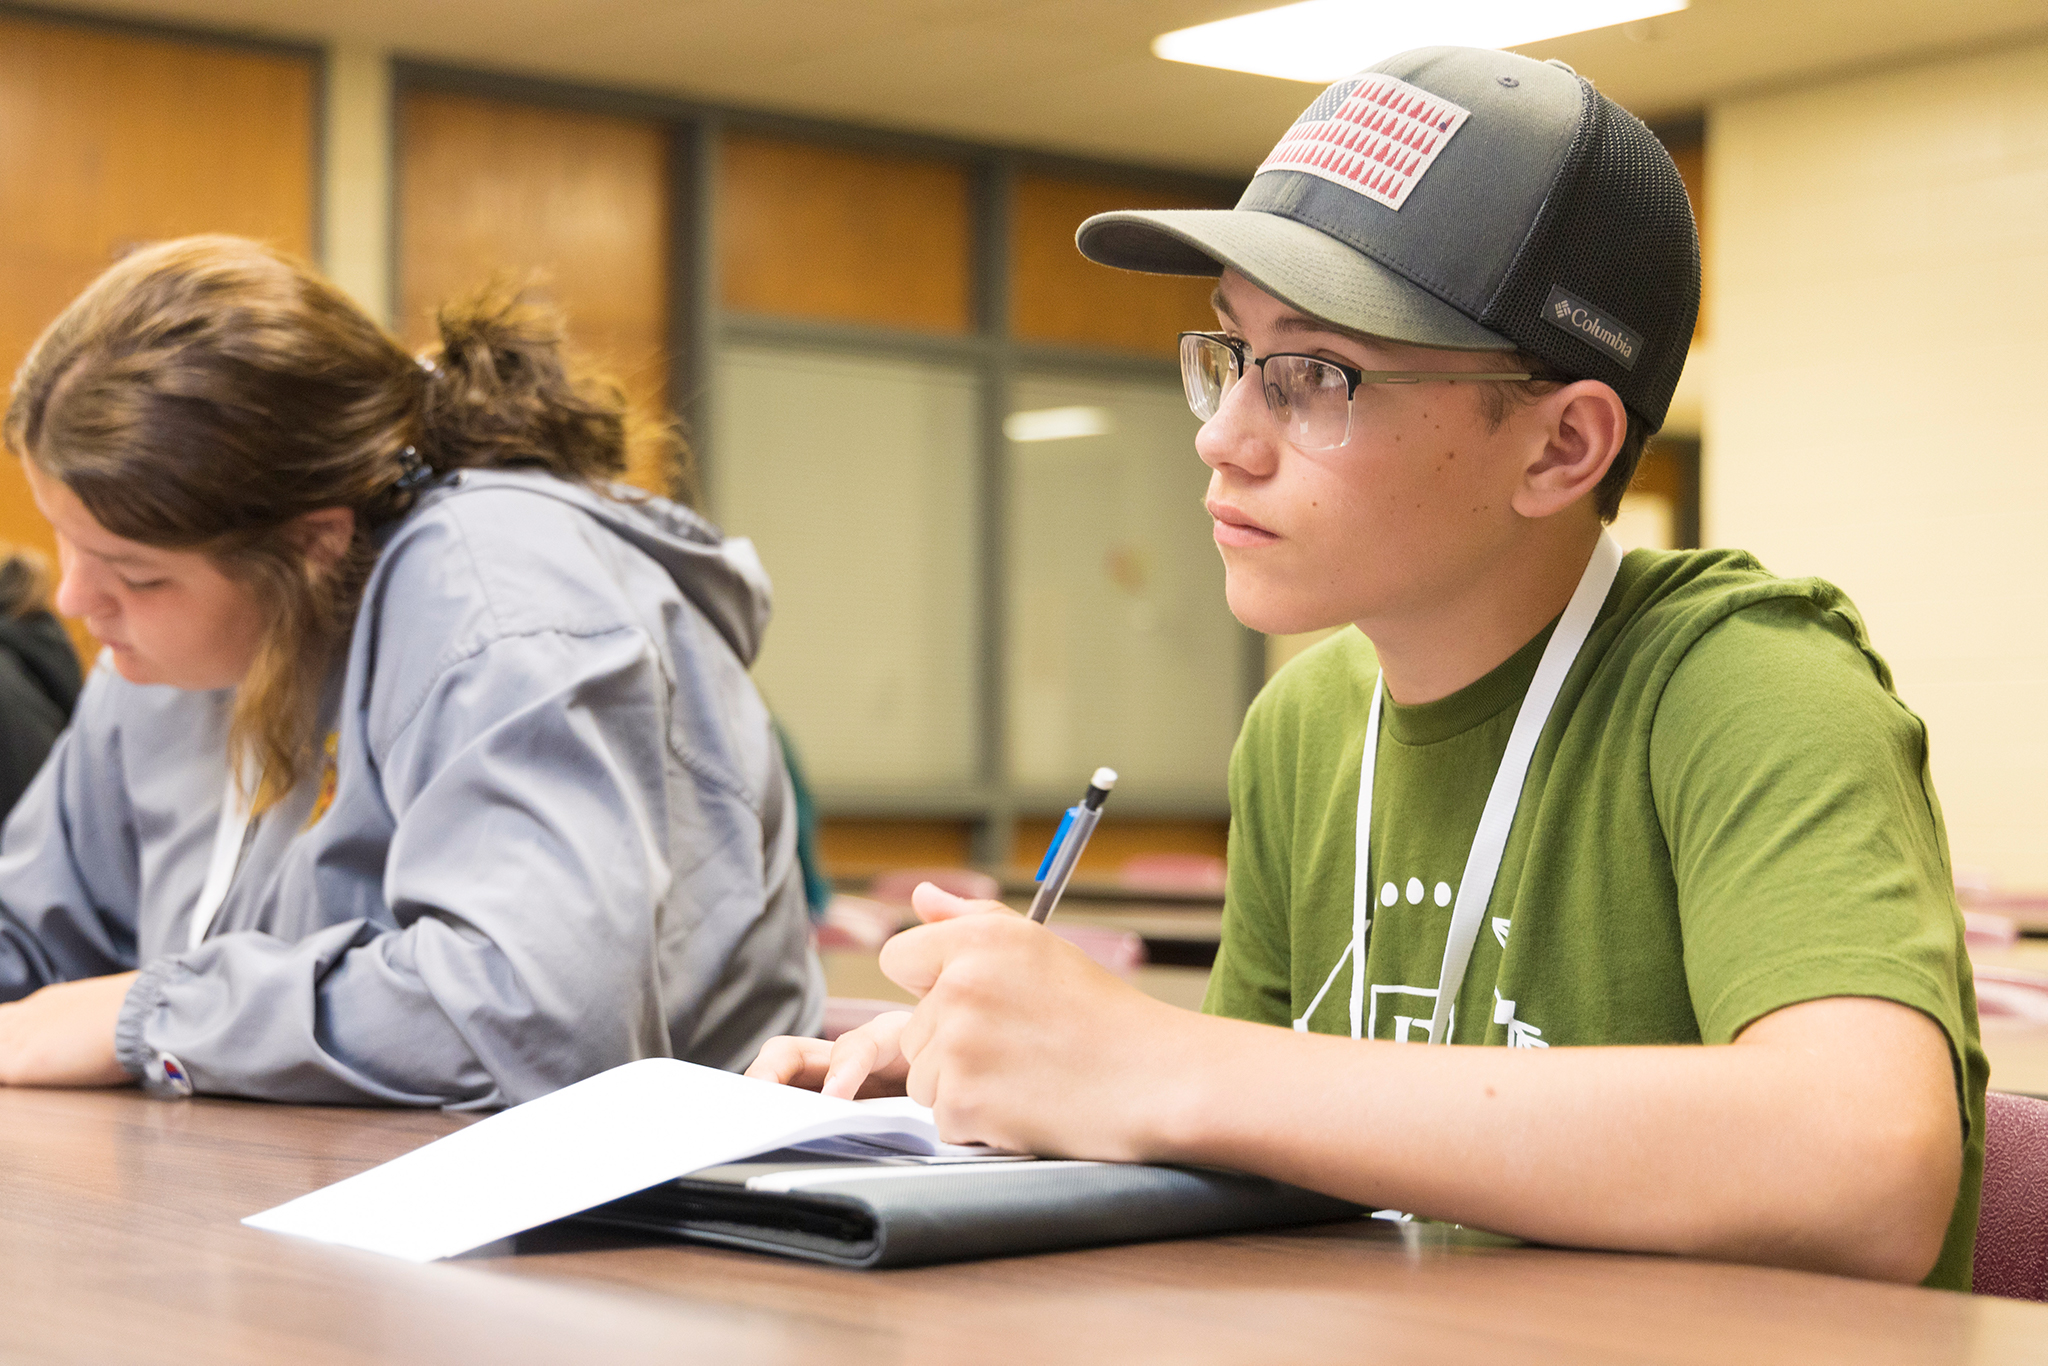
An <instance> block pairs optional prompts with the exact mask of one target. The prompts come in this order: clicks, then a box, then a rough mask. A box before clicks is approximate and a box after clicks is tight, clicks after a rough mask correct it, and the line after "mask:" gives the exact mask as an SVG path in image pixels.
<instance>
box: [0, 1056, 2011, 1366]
mask: <svg viewBox="0 0 2048 1366" xmlns="http://www.w3.org/2000/svg"><path fill="white" fill-rule="evenodd" d="M462 1123H463V1121H462V1120H460V1119H457V1118H454V1117H451V1116H447V1115H441V1114H434V1113H418V1112H404V1111H363V1110H338V1109H337V1110H328V1109H301V1108H293V1107H285V1106H269V1105H261V1104H254V1103H243V1102H234V1101H218V1100H198V1101H186V1102H168V1103H166V1102H158V1101H150V1100H146V1099H144V1098H142V1097H141V1096H139V1095H137V1094H135V1093H133V1092H68V1093H67V1092H49V1091H11V1092H10V1091H0V1150H4V1151H0V1211H4V1215H0V1286H4V1287H5V1301H4V1311H0V1360H6V1361H9V1362H12V1361H30V1360H33V1361H76V1362H91V1363H99V1362H114V1361H138V1362H140V1361H147V1362H152V1363H155V1362H167V1363H168V1362H184V1361H190V1362H205V1363H209V1366H213V1364H215V1363H220V1364H222V1366H225V1364H227V1363H240V1362H249V1363H264V1364H265V1366H268V1364H269V1363H278V1362H289V1363H315V1364H317V1363H369V1362H379V1363H412V1362H450V1363H454V1362H461V1363H471V1362H483V1363H494V1364H496V1363H506V1364H507V1366H511V1364H514V1363H526V1362H577V1363H583V1362H602V1363H608V1364H609V1363H631V1362H641V1361H647V1362H653V1361H660V1362H715V1363H721V1364H722V1363H755V1362H792V1363H805V1366H810V1364H811V1363H831V1364H832V1366H862V1364H864V1363H869V1362H874V1363H893V1364H895V1366H926V1364H927V1363H928V1364H929V1366H949V1364H950V1363H955V1362H973V1363H976V1366H990V1364H997V1363H1003V1362H1011V1361H1018V1362H1024V1361H1030V1362H1048V1361H1053V1362H1063V1361H1116V1362H1133V1363H1145V1362H1176V1363H1208V1362H1262V1363H1263V1362H1294V1361H1350V1360H1366V1359H1370V1360H1375V1361H1388V1362H1392V1361H1416V1360H1424V1359H1429V1360H1433V1361H1440V1362H1467V1361H1469V1362H1485V1363H1488V1364H1489V1366H1504V1364H1505V1363H1523V1362H1555V1363H1571V1366H1599V1364H1600V1363H1615V1364H1616V1366H1619V1364H1620V1363H1630V1366H1634V1364H1636V1363H1644V1362H1662V1363H1686V1362H1710V1361H1711V1362H1728V1361H1740V1362H1745V1363H1773V1362H1785V1363H1792V1362H1797V1363H1802V1364H1804V1363H1828V1362H1840V1363H1854V1366H1878V1364H1880V1363H1900V1364H1901V1366H1905V1364H1906V1363H1911V1364H1912V1366H1938V1364H1940V1363H1963V1362H2017V1361H2038V1360H2040V1359H2041V1358H2042V1355H2043V1353H2044V1351H2048V1306H2040V1305H2031V1304H2022V1303H2019V1302H2017V1301H2009V1300H1991V1299H1975V1298H1972V1297H1969V1296H1964V1295H1954V1294H1945V1293H1940V1292H1935V1291H1927V1290H1920V1289H1916V1288H1912V1287H1903V1286H1883V1285H1873V1284H1866V1283H1862V1282H1856V1281H1848V1280H1839V1279H1835V1278H1832V1277H1824V1276H1809V1275H1802V1274H1798V1273H1794V1272H1784V1271H1763V1270H1757V1269H1754V1268H1746V1267H1733V1266H1716V1265H1711V1264H1707V1263H1699V1262H1688V1261H1681V1260H1677V1259H1673V1258H1659V1257H1627V1256H1613V1255H1606V1254H1595V1253H1580V1252H1560V1251H1554V1250H1548V1249H1538V1248H1527V1247H1519V1246H1514V1245H1511V1244H1506V1243H1504V1242H1503V1241H1502V1240H1499V1239H1492V1238H1487V1237H1485V1236H1483V1235H1477V1234H1461V1233H1456V1232H1450V1231H1442V1230H1427V1229H1415V1228H1407V1229H1403V1228H1397V1227H1393V1226H1389V1225H1385V1224H1374V1223H1360V1224H1355V1225H1343V1226H1335V1227H1328V1228H1323V1229H1314V1230H1305V1231H1299V1232H1293V1233H1280V1234H1265V1235H1258V1236H1245V1237H1233V1238H1214V1239H1205V1240H1195V1241H1187V1242H1177V1243H1160V1244H1152V1245H1148V1246H1137V1247H1123V1248H1103V1249H1096V1250H1092V1251H1086V1252H1070V1253H1062V1254H1057V1255H1050V1256H1039V1257H1023V1258H1013V1259H1009V1260H1003V1261H994V1262H983V1263H978V1264H973V1265H966V1266H952V1267H931V1268H924V1269H918V1270H908V1271H890V1272H854V1271H839V1270H834V1269H829V1268H824V1267H813V1266H806V1265H804V1264H801V1263H797V1262H787V1261H782V1260H779V1259H775V1258H769V1257H759V1256H753V1255H749V1254H746V1253H739V1252H722V1251H710V1250H697V1249H689V1248H684V1247H680V1246H676V1245H671V1244H663V1243H655V1242H648V1241H637V1240H634V1239H631V1238H628V1237H624V1236H592V1235H589V1234H583V1233H579V1232H576V1231H574V1230H568V1229H563V1228H559V1227H558V1228H555V1229H549V1230H543V1231H541V1232H539V1233H536V1234H530V1235H527V1236H526V1237H525V1238H522V1239H520V1240H519V1242H518V1244H517V1246H516V1248H515V1249H505V1248H498V1249H495V1250H493V1251H491V1252H488V1253H486V1254H484V1255H472V1256H470V1257H467V1258H462V1259H459V1260H456V1261H451V1262H443V1263H437V1264H434V1265H430V1266H414V1265H411V1264H408V1263H405V1262H399V1261H393V1260H390V1259H387V1258H383V1257H378V1256H374V1255H372V1254H369V1253H364V1252H354V1251H349V1250H346V1249H342V1248H332V1247H326V1246H323V1245H321V1244H317V1243H310V1242H304V1241H301V1240H298V1239H293V1238H286V1237H281V1236H279V1235H276V1234H268V1233H258V1232H256V1231H254V1230H251V1229H245V1228H242V1227H240V1226H239V1225H238V1224H237V1223H236V1220H237V1219H238V1218H240V1217H241V1216H242V1215H244V1214H248V1213H250V1212H252V1211H255V1210H259V1209H263V1208H265V1207H267V1206H269V1205H272V1204H275V1203H277V1202H278V1201H281V1200H284V1199H286V1198H288V1197H290V1196H294V1195H298V1194H300V1193H302V1192H304V1191H307V1190H310V1189H313V1188H314V1187H316V1186H320V1185H323V1184H325V1183H327V1182H330V1181H334V1180H337V1179H339V1178H341V1177H343V1176H347V1175H350V1174H352V1173H354V1172H357V1171H360V1170H362V1169H363V1168H365V1167H368V1166H370V1165H372V1164H374V1163H376V1162H379V1161H382V1160H384V1159H386V1158H390V1157H393V1156H396V1155H397V1154H399V1153H401V1152H404V1151H406V1150H408V1149H410V1148H412V1147H414V1146H415V1145H417V1144H419V1143H421V1142H424V1141H426V1140H427V1139H429V1138H432V1137H434V1136H436V1135H438V1134H442V1133H446V1132H448V1131H450V1130H452V1129H454V1128H456V1127H458V1126H459V1125H460V1124H462Z"/></svg>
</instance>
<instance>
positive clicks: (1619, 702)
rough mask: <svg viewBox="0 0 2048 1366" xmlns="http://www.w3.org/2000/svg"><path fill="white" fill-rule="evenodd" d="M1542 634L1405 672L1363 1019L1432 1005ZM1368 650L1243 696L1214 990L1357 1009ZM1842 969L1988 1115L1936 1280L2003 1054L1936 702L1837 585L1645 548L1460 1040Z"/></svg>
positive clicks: (1725, 1003) (1610, 612) (1413, 1027)
mask: <svg viewBox="0 0 2048 1366" xmlns="http://www.w3.org/2000/svg"><path fill="white" fill-rule="evenodd" d="M1549 637H1550V632H1549V630H1545V631H1544V632H1543V633H1542V634H1541V635H1539V636H1538V637H1537V638H1536V639H1535V640H1533V641H1531V642H1530V643H1529V644H1528V645H1527V646H1525V647H1524V648H1523V649H1522V650H1521V651H1519V652H1518V653H1517V654H1516V655H1515V656H1514V657H1513V658H1511V659H1509V660H1508V661H1507V662H1506V663H1504V664H1502V665H1501V666H1500V667H1499V668H1497V669H1495V670H1494V671H1493V672H1492V673H1490V674H1488V675H1487V676H1486V677H1484V678H1482V679H1480V680H1479V681H1477V682H1476V683H1473V684H1472V685H1471V686H1469V687H1467V688H1465V689H1463V690H1461V691H1459V692H1457V693H1454V694H1453V695H1451V696H1449V697H1446V698H1443V699H1441V700H1439V701H1436V702H1430V703H1425V704H1423V705H1419V706H1408V707H1404V706H1400V705H1397V704H1396V703H1395V702H1394V701H1393V700H1392V699H1391V698H1389V699H1388V700H1387V702H1386V705H1385V711H1384V712H1383V714H1382V720H1381V733H1380V747H1379V754H1378V760H1377V764H1376V766H1375V768H1374V776H1373V819H1372V826H1373V828H1372V852H1371V861H1370V871H1371V874H1372V882H1373V886H1374V888H1375V896H1374V905H1373V910H1372V923H1371V929H1370V934H1369V937H1368V940H1367V957H1366V982H1367V990H1366V992H1365V994H1364V999H1363V1001H1362V1009H1361V1012H1360V1013H1361V1017H1362V1019H1361V1023H1362V1025H1363V1026H1364V1028H1365V1030H1366V1032H1367V1035H1368V1037H1371V1038H1376V1039H1410V1040H1414V1041H1421V1040H1424V1039H1426V1038H1427V1037H1428V1035H1429V1023H1430V1015H1431V1012H1432V1009H1433V1007H1434V1004H1435V996H1436V987H1437V976H1438V973H1439V971H1440V969H1441V967H1442V962H1443V952H1444V942H1445V939H1446V937H1447V935H1448V932H1449V927H1450V919H1451V906H1452V904H1453V902H1454V900H1455V897H1456V894H1457V889H1458V882H1459V879H1460V878H1461V876H1462V875H1463V873H1464V868H1465V858H1466V855H1467V854H1468V853H1469V852H1470V850H1471V847H1472V839H1473V835H1474V833H1475V832H1476V831H1477V829H1478V825H1479V813H1480V809H1481V808H1482V807H1483V806H1484V805H1485V801H1486V793H1487V789H1488V788H1489V787H1490V786H1491V784H1492V782H1493V777H1494V774H1495V772H1496V770H1497V769H1498V768H1499V766H1500V760H1501V756H1502V754H1503V752H1504V751H1505V750H1506V748H1507V741H1508V732H1509V731H1510V730H1511V729H1512V728H1513V725H1514V721H1515V713H1516V710H1517V708H1518V707H1519V705H1520V703H1521V700H1522V695H1523V693H1524V692H1525V691H1526V690H1527V688H1528V686H1529V681H1530V679H1531V677H1532V676H1533V675H1534V674H1535V671H1536V663H1537V660H1538V658H1539V657H1540V655H1541V653H1542V649H1543V646H1544V644H1545V643H1546V642H1547V641H1548V640H1549ZM1376 671H1377V669H1376V665H1375V662H1374V658H1373V652H1372V647H1371V645H1370V644H1369V643H1368V642H1367V641H1366V639H1365V638H1364V637H1363V636H1362V635H1360V634H1359V633H1358V632H1357V631H1353V630H1347V631H1344V632H1341V633H1340V634H1339V635H1337V636H1336V637H1334V638H1332V639H1331V640H1328V641H1326V642H1324V643H1322V644H1321V645H1318V646H1316V647H1315V648H1314V649H1312V650H1309V651H1307V652H1305V653H1304V654H1303V655H1302V656H1300V657H1299V658H1298V659H1296V660H1295V661H1293V662H1292V663H1290V664H1289V665H1288V666H1287V667H1286V668H1285V669H1283V670H1281V671H1280V673H1279V674H1278V675H1276V676H1275V678H1274V679H1273V681H1272V682H1271V683H1270V684H1268V685H1267V687H1266V689H1265V691H1264V692H1262V693H1261V694H1260V695H1259V699H1258V701H1257V702H1256V703H1254V704H1253V706H1252V709H1251V712H1250V714H1249V715H1248V716H1247V717H1246V719H1245V725H1244V732H1243V734H1242V735H1241V736H1240V737H1239V739H1238V744H1237V749H1236V751H1235V753H1234V754H1233V755H1232V758H1231V767H1230V798H1231V817H1232V819H1231V826H1230V890H1229V897H1228V902H1227V905H1226V908H1225V911H1224V923H1223V942H1222V946H1221V948H1220V951H1219V952H1218V954H1217V958H1216V968H1215V972H1214V974H1213V976H1212V977H1211V978H1210V983H1209V995H1208V999H1207V1001H1206V1003H1205V1007H1204V1008H1205V1009H1206V1010H1208V1011H1209V1012H1210V1013H1212V1014H1218V1015H1229V1016H1234V1017H1237V1018H1240V1019H1247V1020H1258V1021H1262V1022H1265V1023H1268V1024H1275V1025H1283V1026H1284V1025H1289V1024H1291V1023H1293V1022H1294V1021H1296V1020H1297V1019H1299V1018H1301V1017H1302V1016H1303V1015H1304V1014H1307V1016H1308V1019H1307V1022H1306V1027H1307V1028H1309V1029H1312V1030H1315V1031H1317V1032H1319V1033H1329V1034H1349V1033H1350V1001H1351V981H1350V976H1351V970H1350V967H1349V961H1350V943H1351V925H1352V877H1353V867H1354V865H1355V863H1356V850H1355V843H1354V841H1355V838H1356V829H1357V811H1358V778H1359V764H1360V760H1361V758H1362V756H1363V753H1364V747H1365V725H1366V714H1367V711H1368V708H1369V705H1370V703H1371V699H1372V689H1373V680H1374V677H1375V674H1376ZM1318 993H1321V1000H1320V1002H1319V1003H1318V1004H1317V1005H1316V1006H1315V1009H1314V1010H1313V1011H1312V1012H1311V1011H1310V1010H1309V1007H1310V1004H1311V1002H1314V1001H1315V1000H1316V998H1317V996H1318ZM1828 996H1873V997H1882V998H1884V999H1887V1000H1893V1001H1898V1002H1901V1003H1903V1004H1905V1005H1909V1006H1912V1007H1914V1008H1915V1009H1918V1010H1921V1011H1924V1012H1925V1013H1926V1014H1927V1015H1928V1016H1929V1017H1931V1018H1932V1019H1933V1020H1934V1021H1935V1022H1936V1023H1937V1024H1939V1025H1940V1026H1941V1028H1942V1029H1943V1030H1944V1031H1945V1032H1946V1033H1947V1035H1948V1039H1949V1045H1950V1048H1951V1049H1952V1050H1953V1055H1954V1058H1955V1060H1956V1070H1957V1094H1958V1103H1959V1107H1960V1110H1961V1117H1962V1122H1963V1124H1964V1126H1965V1133H1966V1138H1967V1146H1966V1151H1965V1158H1964V1166H1963V1183H1962V1189H1961V1191H1960V1193H1959V1194H1958V1196H1957V1199H1956V1206H1955V1213H1954V1216H1953V1218H1952V1220H1951V1222H1950V1225H1949V1230H1948V1237H1947V1241H1946V1242H1945V1243H1944V1244H1943V1248H1942V1254H1941V1258H1940V1260H1939V1261H1938V1262H1937V1263H1936V1265H1935V1268H1934V1271H1933V1272H1932V1273H1931V1274H1930V1275H1929V1276H1928V1278H1927V1282H1926V1283H1927V1284H1929V1285H1935V1286H1945V1287H1949V1288H1952V1289H1958V1290H1967V1289H1968V1288H1969V1285H1970V1258H1971V1252H1972V1248H1973V1245H1974V1242H1975V1237H1976V1227H1977V1200H1978V1187H1979V1184H1980V1181H1981V1176H1982V1170H1983V1156H1984V1138H1983V1132H1984V1087H1985V1081H1986V1077H1987V1073H1988V1067H1987V1065H1986V1062H1985V1059H1984V1052H1983V1049H1982V1048H1981V1046H1980V1045H1979V1043H1978V1038H1977V1007H1976V995H1975V991H1974V988H1973V986H1972V980H1971V976H1970V969H1969V960H1968V958H1967V957H1966V956H1965V953H1964V948H1963V926H1962V918H1961V916H1960V915H1959V914H1958V913H1957V910H1956V905H1955V897H1954V893H1953V889H1952V882H1951V875H1950V872H1949V866H1948V842H1947V835H1946V833H1945V832H1944V830H1943V827H1942V818H1941V808H1940V805H1939V803H1938V802H1937V801H1936V799H1935V795H1934V787H1933V784H1932V782H1931V780H1930V779H1929V777H1928V773H1927V736H1926V729H1925V727H1924V726H1923V725H1922V723H1921V722H1920V719H1919V718H1918V717H1916V716H1915V715H1913V713H1912V712H1910V711H1908V710H1907V709H1906V707H1905V705H1904V704H1903V703H1901V702H1900V701H1899V700H1898V698H1897V697H1896V696H1895V695H1894V694H1893V693H1892V691H1891V674H1890V671H1889V669H1888V668H1887V667H1886V665H1885V663H1884V661H1883V660H1882V659H1880V658H1879V657H1878V656H1877V654H1876V652H1875V651H1873V650H1872V649H1871V647H1870V642H1869V638H1868V636H1867V635H1866V633H1865V631H1864V627H1863V622H1862V619H1861V618H1860V617H1859V616H1858V615H1857V613H1856V609H1855V608H1854V607H1853V606H1852V605H1851V604H1850V603H1849V601H1848V599H1847V598H1846V597H1845V596H1843V594H1842V593H1841V592H1840V590H1838V589H1836V588H1834V587H1832V586H1831V585H1829V584H1826V583H1823V582H1821V581H1820V580H1817V579H1779V578H1774V577H1772V576H1771V575H1770V574H1768V573H1766V572H1765V571H1764V570H1763V569H1762V567H1761V566H1759V565H1758V564H1757V563H1756V561H1755V560H1753V559H1751V558H1750V557H1749V556H1747V555H1744V554H1741V553H1738V552H1733V551H1686V552H1675V553H1656V552H1649V551H1637V552H1635V553H1633V554H1630V555H1629V556H1628V557H1627V558H1626V559H1625V560H1624V561H1623V563H1622V566H1621V572H1620V575H1619V577H1618V578H1617V580H1616V582H1615V585H1614V587H1613V589H1612V590H1611V591H1610V592H1609V593H1608V596H1607V601H1606V604H1605V605H1604V606H1603V607H1602V609H1601V611H1600V615H1599V617H1598V619H1597V620H1596V622H1595V624H1594V628H1593V632H1592V635H1591V636H1590V637H1589V638H1588V640H1587V642H1586V645H1585V648H1584V650H1583V651H1582V652H1581V654H1580V657H1579V659H1578V660H1577V662H1576V663H1575V664H1574V665H1573V667H1572V669H1571V672H1570V674H1569V675H1568V676H1567V678H1566V680H1565V684H1564V689H1563V692H1562V693H1561V695H1560V696H1559V698H1558V702H1557V707H1556V709H1555V711H1554V712H1553V713H1552V715H1551V717H1550V721H1549V724H1548V725H1547V726H1546V727H1545V728H1544V731H1543V737H1542V740H1541V742H1540V743H1539V744H1538V746H1537V749H1536V754H1535V758H1534V761H1533V762H1532V763H1531V765H1530V768H1529V776H1528V779H1527V781H1526V783H1525V785H1524V787H1523V792H1522V800H1521V805H1520V807H1519V809H1518V810H1517V812H1516V815H1515V823H1514V828H1513V831H1512V833H1511V834H1510V836H1509V838H1508V844H1507V849H1506V852H1505V854H1504V855H1503V857H1502V860H1501V867H1500V875H1499V878H1498V880H1497V882H1496V883H1495V885H1494V890H1493V897H1492V900H1491V904H1489V905H1488V907H1487V908H1486V919H1485V921H1484V922H1483V926H1482V929H1481V932H1480V935H1479V940H1478V944H1477V946H1476V948H1475V949H1474V951H1473V954H1472V961H1471V964H1470V966H1469V968H1468V969H1467V971H1466V974H1465V979H1464V982H1463V984H1462V987H1461V989H1460V992H1459V995H1458V999H1457V1002H1456V1004H1455V1007H1454V1011H1453V1015H1452V1019H1451V1029H1450V1032H1451V1038H1452V1041H1453V1042H1456V1043H1461V1044H1481V1043H1485V1044H1505V1045H1509V1046H1522V1047H1537V1048H1549V1047H1554V1046H1559V1045H1572V1044H1677V1043H1727V1042H1729V1041H1730V1040H1732V1039H1734V1037H1735V1036H1736V1035H1737V1034H1739V1033H1740V1032H1741V1031H1742V1029H1743V1028H1744V1027H1745V1026H1747V1025H1748V1024H1750V1023H1751V1022H1752V1021H1755V1020H1757V1019H1759V1018H1761V1017H1762V1016H1764V1015H1767V1014H1769V1013H1770V1012H1771V1011H1773V1010H1777V1009H1779V1008H1780V1007H1783V1006H1788V1005H1794V1004H1797V1003H1798V1002H1801V1001H1809V1000H1815V999H1819V998H1821V997H1828Z"/></svg>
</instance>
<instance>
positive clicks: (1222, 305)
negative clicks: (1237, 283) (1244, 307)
mask: <svg viewBox="0 0 2048 1366" xmlns="http://www.w3.org/2000/svg"><path fill="white" fill-rule="evenodd" d="M1209 307H1211V308H1213V309H1215V310H1216V311H1217V312H1218V313H1221V314H1222V315H1223V316H1224V317H1226V318H1228V319H1230V321H1232V322H1236V321H1237V314H1236V313H1234V312H1232V311H1231V308H1230V300H1228V299H1226V298H1224V297H1223V282H1222V281H1221V280H1218V281H1217V282H1216V288H1214V289H1212V290H1210V291H1209Z"/></svg>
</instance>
